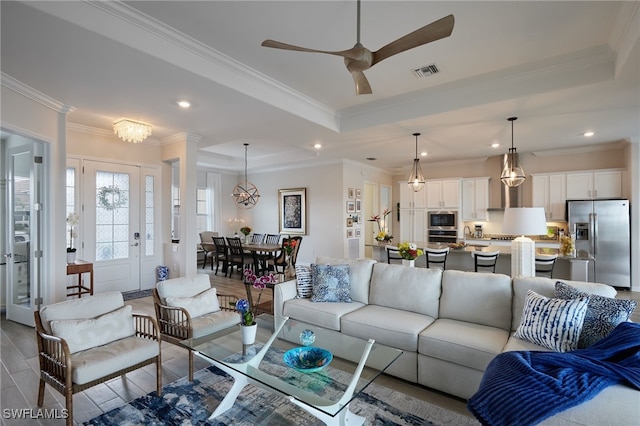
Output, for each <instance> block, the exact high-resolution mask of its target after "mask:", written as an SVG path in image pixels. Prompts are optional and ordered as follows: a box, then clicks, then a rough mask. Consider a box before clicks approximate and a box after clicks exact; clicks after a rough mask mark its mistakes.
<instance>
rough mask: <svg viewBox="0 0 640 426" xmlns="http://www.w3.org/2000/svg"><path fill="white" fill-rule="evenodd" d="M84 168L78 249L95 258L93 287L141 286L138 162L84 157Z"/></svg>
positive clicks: (96, 289)
mask: <svg viewBox="0 0 640 426" xmlns="http://www.w3.org/2000/svg"><path fill="white" fill-rule="evenodd" d="M83 169H84V196H83V204H84V212H83V215H82V216H83V218H82V220H83V221H84V224H85V226H84V227H83V229H84V242H83V247H82V251H81V255H82V257H83V258H84V259H83V260H87V261H91V262H93V270H94V280H95V281H94V283H95V284H94V292H95V293H104V292H107V291H121V292H126V291H133V290H139V289H140V288H141V285H140V265H141V260H140V255H141V248H142V244H141V243H143V241H141V238H140V236H141V232H144V230H141V227H140V205H141V204H140V188H141V182H140V167H137V166H130V165H121V164H111V163H103V162H96V161H89V160H87V161H84V167H83ZM93 224H95V227H94V226H93ZM142 253H143V252H142Z"/></svg>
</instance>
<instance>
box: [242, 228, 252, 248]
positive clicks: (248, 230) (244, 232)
mask: <svg viewBox="0 0 640 426" xmlns="http://www.w3.org/2000/svg"><path fill="white" fill-rule="evenodd" d="M240 232H241V233H242V235H244V243H245V244H249V234H250V233H251V227H250V226H243V227H242V228H240Z"/></svg>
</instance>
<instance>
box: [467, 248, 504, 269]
mask: <svg viewBox="0 0 640 426" xmlns="http://www.w3.org/2000/svg"><path fill="white" fill-rule="evenodd" d="M499 255H500V252H499V251H472V252H471V257H473V266H474V270H475V271H476V272H486V271H483V269H489V268H491V272H492V273H495V272H496V263H498V256H499ZM478 268H481V270H478Z"/></svg>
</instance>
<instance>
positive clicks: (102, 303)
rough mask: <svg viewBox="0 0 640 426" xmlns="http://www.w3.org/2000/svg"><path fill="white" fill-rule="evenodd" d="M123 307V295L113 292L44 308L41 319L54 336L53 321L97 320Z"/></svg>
mask: <svg viewBox="0 0 640 426" xmlns="http://www.w3.org/2000/svg"><path fill="white" fill-rule="evenodd" d="M123 306H124V299H123V298H122V293H120V292H119V291H112V292H109V293H100V294H96V295H93V296H91V297H83V298H81V299H72V300H66V301H64V302H60V303H54V304H52V305H47V306H43V307H42V309H40V319H41V320H42V328H44V330H45V332H46V333H47V334H52V332H51V325H50V323H51V321H53V320H62V319H86V318H96V317H98V316H100V315H102V314H106V313H108V312H112V311H115V310H116V309H118V308H121V307H123Z"/></svg>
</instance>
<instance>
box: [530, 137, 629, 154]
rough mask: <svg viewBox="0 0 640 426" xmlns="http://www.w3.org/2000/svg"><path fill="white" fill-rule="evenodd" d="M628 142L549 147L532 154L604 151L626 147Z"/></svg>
mask: <svg viewBox="0 0 640 426" xmlns="http://www.w3.org/2000/svg"><path fill="white" fill-rule="evenodd" d="M628 143H629V141H627V140H621V141H617V142H613V143H607V144H599V145H588V146H578V147H575V148H563V149H549V150H545V151H533V152H531V154H532V155H534V156H536V157H555V156H558V155H575V154H586V153H589V152H602V151H611V150H614V149H621V148H624V147H625V146H626V145H627V144H628Z"/></svg>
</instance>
